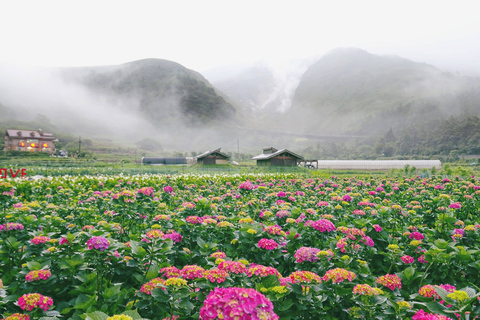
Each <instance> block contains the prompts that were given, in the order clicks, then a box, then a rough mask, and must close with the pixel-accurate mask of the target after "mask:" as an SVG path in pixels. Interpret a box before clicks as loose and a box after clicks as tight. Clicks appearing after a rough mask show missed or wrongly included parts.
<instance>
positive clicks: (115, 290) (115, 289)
mask: <svg viewBox="0 0 480 320" xmlns="http://www.w3.org/2000/svg"><path fill="white" fill-rule="evenodd" d="M121 289H122V286H121V283H117V284H115V285H113V286H111V287H109V288H107V289H106V290H105V298H107V299H110V298H111V297H113V296H114V295H118V294H119V292H120V290H121Z"/></svg>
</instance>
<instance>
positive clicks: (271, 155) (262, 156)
mask: <svg viewBox="0 0 480 320" xmlns="http://www.w3.org/2000/svg"><path fill="white" fill-rule="evenodd" d="M265 149H266V148H264V150H265ZM282 153H289V154H290V155H292V156H294V157H295V158H297V159H300V160H303V157H302V156H299V155H298V154H296V153H294V152H292V151H290V150H287V149H281V150H278V151H276V152H273V153H267V154H265V153H262V154H259V155H258V156H255V157H253V158H252V160H267V159H271V158H275V157H276V156H278V155H280V154H282Z"/></svg>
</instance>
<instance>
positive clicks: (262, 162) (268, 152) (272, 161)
mask: <svg viewBox="0 0 480 320" xmlns="http://www.w3.org/2000/svg"><path fill="white" fill-rule="evenodd" d="M252 160H257V166H291V167H295V166H297V165H298V163H299V162H300V161H302V160H304V159H303V157H302V156H299V155H298V154H296V153H293V152H291V151H289V150H287V149H281V150H277V149H275V148H273V147H267V148H263V152H262V154H260V155H258V156H256V157H253V158H252Z"/></svg>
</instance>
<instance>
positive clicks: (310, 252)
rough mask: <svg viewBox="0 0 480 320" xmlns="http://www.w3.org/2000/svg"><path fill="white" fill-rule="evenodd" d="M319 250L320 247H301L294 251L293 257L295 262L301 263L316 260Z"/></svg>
mask: <svg viewBox="0 0 480 320" xmlns="http://www.w3.org/2000/svg"><path fill="white" fill-rule="evenodd" d="M319 252H320V249H317V248H309V247H301V248H300V249H298V250H297V252H295V254H294V257H295V260H296V262H297V263H302V262H303V261H310V262H315V261H317V260H318V257H317V253H319Z"/></svg>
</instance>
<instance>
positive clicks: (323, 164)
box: [317, 160, 442, 170]
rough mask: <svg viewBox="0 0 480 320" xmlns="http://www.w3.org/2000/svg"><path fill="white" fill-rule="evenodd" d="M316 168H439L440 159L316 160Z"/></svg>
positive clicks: (440, 165)
mask: <svg viewBox="0 0 480 320" xmlns="http://www.w3.org/2000/svg"><path fill="white" fill-rule="evenodd" d="M317 165H318V169H335V170H337V169H338V170H342V169H344V170H348V169H350V170H355V169H358V170H390V169H403V168H405V166H407V165H408V166H410V167H415V168H417V169H432V168H435V169H441V167H442V164H441V162H440V160H318V161H317Z"/></svg>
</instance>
